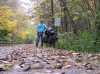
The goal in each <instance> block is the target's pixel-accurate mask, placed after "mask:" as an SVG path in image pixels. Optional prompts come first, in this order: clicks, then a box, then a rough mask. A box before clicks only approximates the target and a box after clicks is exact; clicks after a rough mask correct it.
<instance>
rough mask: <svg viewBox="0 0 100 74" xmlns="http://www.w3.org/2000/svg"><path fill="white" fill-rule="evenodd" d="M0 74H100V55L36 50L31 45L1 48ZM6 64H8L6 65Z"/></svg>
mask: <svg viewBox="0 0 100 74" xmlns="http://www.w3.org/2000/svg"><path fill="white" fill-rule="evenodd" d="M0 61H2V63H1V65H2V64H3V65H5V64H6V65H7V66H9V64H10V65H12V66H9V67H8V68H9V69H8V68H7V71H3V72H2V71H1V72H0V74H100V71H99V70H100V54H83V53H77V52H72V51H65V50H63V49H54V48H35V47H34V46H33V45H31V44H23V45H16V46H10V47H0ZM5 62H6V63H5Z"/></svg>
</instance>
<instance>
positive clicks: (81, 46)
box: [56, 31, 99, 52]
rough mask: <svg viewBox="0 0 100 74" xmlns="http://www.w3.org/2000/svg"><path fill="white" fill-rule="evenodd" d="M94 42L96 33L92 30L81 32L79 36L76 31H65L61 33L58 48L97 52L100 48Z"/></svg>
mask: <svg viewBox="0 0 100 74" xmlns="http://www.w3.org/2000/svg"><path fill="white" fill-rule="evenodd" d="M94 42H95V33H92V32H87V31H84V32H79V34H78V36H77V35H75V34H74V33H65V34H60V35H59V39H58V42H57V44H56V48H63V49H67V50H74V51H82V52H96V51H98V49H99V48H97V47H96V46H95V44H94Z"/></svg>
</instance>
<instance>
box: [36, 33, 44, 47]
mask: <svg viewBox="0 0 100 74" xmlns="http://www.w3.org/2000/svg"><path fill="white" fill-rule="evenodd" d="M39 42H41V46H43V32H38V33H37V39H36V46H37V47H38V44H39Z"/></svg>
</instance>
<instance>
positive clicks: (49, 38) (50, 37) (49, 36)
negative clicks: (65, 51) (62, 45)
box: [45, 27, 57, 46]
mask: <svg viewBox="0 0 100 74" xmlns="http://www.w3.org/2000/svg"><path fill="white" fill-rule="evenodd" d="M45 36H46V40H45V41H46V43H48V44H49V46H51V45H52V46H55V42H56V41H57V33H56V31H55V30H54V29H53V28H52V27H48V28H47V29H46V31H45Z"/></svg>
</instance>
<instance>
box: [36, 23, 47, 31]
mask: <svg viewBox="0 0 100 74" xmlns="http://www.w3.org/2000/svg"><path fill="white" fill-rule="evenodd" d="M45 29H46V25H45V24H44V23H39V24H38V25H37V32H45Z"/></svg>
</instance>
